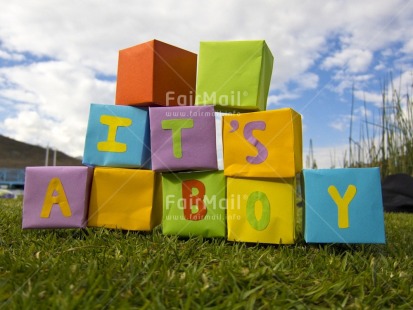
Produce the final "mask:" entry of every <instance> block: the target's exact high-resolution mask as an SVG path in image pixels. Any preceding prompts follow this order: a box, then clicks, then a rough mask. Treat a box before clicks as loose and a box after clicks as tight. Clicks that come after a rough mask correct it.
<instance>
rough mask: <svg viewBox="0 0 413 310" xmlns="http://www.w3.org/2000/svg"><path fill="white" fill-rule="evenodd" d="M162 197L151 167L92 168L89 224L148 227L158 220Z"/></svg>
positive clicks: (157, 176) (148, 228)
mask: <svg viewBox="0 0 413 310" xmlns="http://www.w3.org/2000/svg"><path fill="white" fill-rule="evenodd" d="M161 199H162V192H161V182H160V176H159V175H158V174H156V173H155V172H154V171H151V170H137V169H123V168H106V167H98V168H95V171H94V177H93V182H92V190H91V196H90V206H89V221H88V226H94V227H106V228H117V229H126V230H140V231H150V230H151V229H152V228H154V227H155V226H156V225H158V224H160V223H161V219H162V205H161V204H162V202H161Z"/></svg>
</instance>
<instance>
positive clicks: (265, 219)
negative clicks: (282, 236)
mask: <svg viewBox="0 0 413 310" xmlns="http://www.w3.org/2000/svg"><path fill="white" fill-rule="evenodd" d="M257 201H260V202H261V204H262V215H261V218H260V219H259V220H258V219H257V217H256V216H255V205H256V202H257ZM270 213H271V208H270V201H269V200H268V198H267V195H265V194H264V193H263V192H252V193H251V194H250V195H249V197H248V200H247V220H248V223H249V224H250V225H251V226H252V227H253V228H254V229H256V230H260V231H261V230H264V229H266V228H267V226H268V224H269V223H270Z"/></svg>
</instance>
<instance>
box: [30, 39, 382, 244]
mask: <svg viewBox="0 0 413 310" xmlns="http://www.w3.org/2000/svg"><path fill="white" fill-rule="evenodd" d="M272 69H273V56H272V53H271V51H270V50H269V48H268V46H267V44H266V42H265V41H263V40H257V41H232V42H201V44H200V51H199V57H197V55H196V54H194V53H192V52H189V51H186V50H183V49H181V48H178V47H175V46H172V45H169V44H166V43H163V42H160V41H157V40H153V41H149V42H146V43H143V44H139V45H136V46H133V47H130V48H127V49H124V50H121V51H119V62H118V79H117V86H116V99H115V105H109V104H91V105H90V112H89V121H88V127H87V133H86V137H85V148H84V156H83V164H84V165H85V166H84V167H28V168H27V170H26V182H25V193H24V202H23V205H24V207H23V228H24V229H26V228H82V227H85V226H90V227H106V228H111V229H125V230H138V231H150V230H152V229H153V228H154V227H155V226H157V225H159V224H161V223H162V232H163V233H164V234H167V235H178V236H183V237H190V236H204V237H226V238H227V239H228V240H230V241H240V242H254V243H257V242H258V243H270V244H292V243H294V242H295V238H296V231H295V227H296V185H297V184H296V183H297V182H296V176H297V175H298V174H300V173H301V181H302V185H301V187H302V194H303V196H304V210H305V214H304V218H303V226H304V238H305V241H306V242H315V243H325V242H327V243H343V242H344V243H384V242H385V233H384V220H383V207H382V201H381V187H380V175H379V171H378V169H377V168H369V169H367V168H366V169H325V170H323V169H322V170H303V167H302V153H303V150H302V120H301V115H300V114H298V113H297V112H296V111H294V110H293V109H291V108H281V109H277V110H269V111H267V110H266V108H267V97H268V92H269V87H270V82H271V75H272ZM195 87H196V89H195ZM216 112H223V113H224V116H223V117H222V128H220V129H219V130H218V131H217V129H216V128H217V123H216V118H215V117H216ZM219 141H222V145H223V147H222V148H223V168H219V166H218V162H217V151H218V149H219V148H218V147H217V143H218V142H219Z"/></svg>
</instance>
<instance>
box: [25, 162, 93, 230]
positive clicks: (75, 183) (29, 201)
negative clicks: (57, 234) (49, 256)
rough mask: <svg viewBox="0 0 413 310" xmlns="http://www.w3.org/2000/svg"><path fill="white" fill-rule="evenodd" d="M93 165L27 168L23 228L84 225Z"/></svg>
mask: <svg viewBox="0 0 413 310" xmlns="http://www.w3.org/2000/svg"><path fill="white" fill-rule="evenodd" d="M92 178H93V168H90V167H82V166H78V167H75V166H73V167H27V168H26V180H25V185H24V200H23V225H22V227H23V229H26V228H83V227H86V225H87V212H88V208H89V195H90V187H91V183H92Z"/></svg>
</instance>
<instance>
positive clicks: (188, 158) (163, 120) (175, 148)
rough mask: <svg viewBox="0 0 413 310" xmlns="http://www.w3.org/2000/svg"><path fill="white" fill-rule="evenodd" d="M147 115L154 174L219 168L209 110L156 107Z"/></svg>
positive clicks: (211, 112)
mask: <svg viewBox="0 0 413 310" xmlns="http://www.w3.org/2000/svg"><path fill="white" fill-rule="evenodd" d="M149 115H150V124H151V125H150V127H151V150H152V169H153V170H156V171H181V170H216V169H217V168H218V165H217V150H216V140H215V116H214V108H213V107H212V106H205V107H172V108H170V107H156V108H150V109H149Z"/></svg>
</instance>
